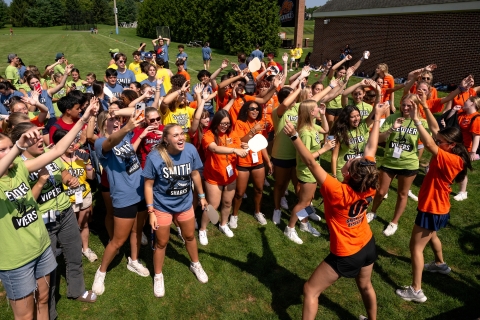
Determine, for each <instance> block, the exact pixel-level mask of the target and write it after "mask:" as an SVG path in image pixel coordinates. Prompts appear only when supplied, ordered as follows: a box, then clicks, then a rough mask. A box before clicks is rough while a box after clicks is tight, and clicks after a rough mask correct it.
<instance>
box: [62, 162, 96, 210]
mask: <svg viewBox="0 0 480 320" xmlns="http://www.w3.org/2000/svg"><path fill="white" fill-rule="evenodd" d="M60 159H61V160H62V162H63V165H64V166H65V169H67V170H68V172H69V173H70V174H71V175H72V176H74V177H77V179H78V182H79V183H80V188H82V195H83V198H85V197H86V196H87V195H88V194H89V193H90V190H91V189H90V185H89V184H88V182H87V170H86V165H85V163H84V162H83V160H82V159H79V158H77V159H76V160H75V161H73V162H70V161H65V159H63V157H60ZM63 189H64V190H65V193H66V194H67V196H69V197H70V203H75V189H69V188H68V187H67V186H66V185H63Z"/></svg>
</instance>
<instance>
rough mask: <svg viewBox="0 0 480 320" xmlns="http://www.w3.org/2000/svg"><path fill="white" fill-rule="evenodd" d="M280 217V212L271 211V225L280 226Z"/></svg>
mask: <svg viewBox="0 0 480 320" xmlns="http://www.w3.org/2000/svg"><path fill="white" fill-rule="evenodd" d="M281 216H282V211H281V210H277V209H274V210H273V217H272V221H273V224H280V217H281Z"/></svg>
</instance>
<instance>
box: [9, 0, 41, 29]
mask: <svg viewBox="0 0 480 320" xmlns="http://www.w3.org/2000/svg"><path fill="white" fill-rule="evenodd" d="M34 5H35V0H13V1H12V3H10V17H11V19H12V25H13V26H14V27H31V26H32V24H31V22H30V21H29V20H28V19H27V16H26V13H27V10H28V9H29V8H31V7H33V6H34Z"/></svg>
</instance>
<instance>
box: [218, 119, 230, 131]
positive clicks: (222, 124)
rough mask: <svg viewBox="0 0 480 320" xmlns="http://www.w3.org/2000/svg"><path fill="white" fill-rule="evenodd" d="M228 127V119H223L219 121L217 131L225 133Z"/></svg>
mask: <svg viewBox="0 0 480 320" xmlns="http://www.w3.org/2000/svg"><path fill="white" fill-rule="evenodd" d="M230 126H231V123H230V119H229V118H228V117H225V118H223V119H222V121H220V124H219V125H218V131H219V132H221V133H225V132H227V130H228V128H229V127H230Z"/></svg>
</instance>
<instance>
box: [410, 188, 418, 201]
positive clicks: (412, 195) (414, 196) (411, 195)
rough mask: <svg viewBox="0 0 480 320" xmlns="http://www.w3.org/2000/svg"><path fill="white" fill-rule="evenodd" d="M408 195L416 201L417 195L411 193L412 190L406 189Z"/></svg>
mask: <svg viewBox="0 0 480 320" xmlns="http://www.w3.org/2000/svg"><path fill="white" fill-rule="evenodd" d="M408 196H409V197H410V198H411V199H412V200H413V201H418V197H417V196H416V195H414V194H413V192H412V190H408Z"/></svg>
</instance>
